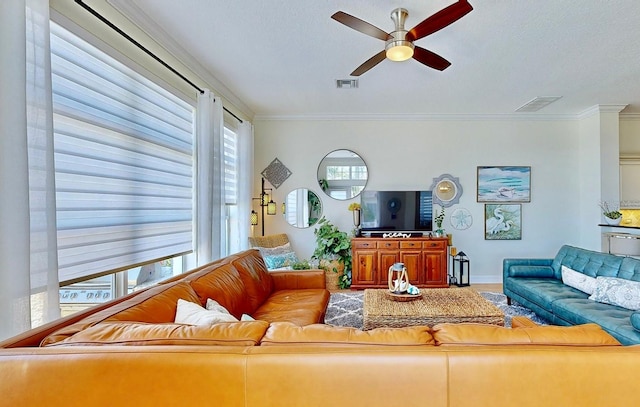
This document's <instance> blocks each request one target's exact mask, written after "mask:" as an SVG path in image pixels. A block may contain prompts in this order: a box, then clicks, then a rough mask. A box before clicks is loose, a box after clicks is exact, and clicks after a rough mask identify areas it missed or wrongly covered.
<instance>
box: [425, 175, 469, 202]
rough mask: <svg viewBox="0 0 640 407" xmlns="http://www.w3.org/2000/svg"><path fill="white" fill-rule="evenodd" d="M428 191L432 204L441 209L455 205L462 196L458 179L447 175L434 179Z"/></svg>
mask: <svg viewBox="0 0 640 407" xmlns="http://www.w3.org/2000/svg"><path fill="white" fill-rule="evenodd" d="M430 189H431V191H432V193H433V203H434V204H438V205H440V206H442V207H443V208H447V207H449V206H451V205H454V204H457V203H458V202H459V201H460V196H461V195H462V186H461V185H460V180H459V179H458V177H453V176H451V175H449V174H442V175H441V176H439V177H437V178H434V179H433V184H431V187H430Z"/></svg>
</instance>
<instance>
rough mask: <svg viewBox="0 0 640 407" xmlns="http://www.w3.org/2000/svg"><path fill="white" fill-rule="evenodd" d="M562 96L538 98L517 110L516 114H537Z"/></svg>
mask: <svg viewBox="0 0 640 407" xmlns="http://www.w3.org/2000/svg"><path fill="white" fill-rule="evenodd" d="M561 97H562V96H538V97H537V98H535V99H533V100H530V101H529V102H527V103H525V104H524V105H522V106H520V107H519V108H517V109H516V112H537V111H538V110H540V109H542V108H543V107H545V106H546V105H548V104H551V103H553V102H555V101H556V100H558V99H560V98H561Z"/></svg>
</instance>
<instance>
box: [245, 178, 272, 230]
mask: <svg viewBox="0 0 640 407" xmlns="http://www.w3.org/2000/svg"><path fill="white" fill-rule="evenodd" d="M267 191H269V192H272V191H273V189H271V188H265V187H264V178H262V183H261V188H260V196H259V197H258V198H252V200H253V201H258V202H260V210H261V211H262V236H264V214H265V208H267V211H266V213H267V215H275V214H276V203H275V202H274V201H273V199H271V195H270V194H268V193H267ZM250 220H251V226H255V225H257V224H258V213H257V212H256V211H254V210H251V217H250Z"/></svg>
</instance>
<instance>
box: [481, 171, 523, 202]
mask: <svg viewBox="0 0 640 407" xmlns="http://www.w3.org/2000/svg"><path fill="white" fill-rule="evenodd" d="M478 202H531V167H507V166H504V167H478Z"/></svg>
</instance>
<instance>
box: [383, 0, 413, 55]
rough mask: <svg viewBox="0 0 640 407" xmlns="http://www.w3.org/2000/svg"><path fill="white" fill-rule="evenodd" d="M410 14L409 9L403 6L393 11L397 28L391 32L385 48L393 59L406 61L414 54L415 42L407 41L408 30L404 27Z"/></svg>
mask: <svg viewBox="0 0 640 407" xmlns="http://www.w3.org/2000/svg"><path fill="white" fill-rule="evenodd" d="M408 15H409V13H408V12H407V10H405V9H403V8H397V9H395V10H393V11H392V12H391V19H392V20H393V23H394V24H395V30H394V31H393V32H392V33H391V34H389V38H388V39H387V42H386V44H385V46H384V50H385V55H386V56H387V58H389V59H390V60H392V61H396V62H401V61H406V60H407V59H409V58H411V57H412V56H413V43H412V42H411V41H407V39H406V38H407V30H405V29H404V22H405V21H406V19H407V16H408Z"/></svg>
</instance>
